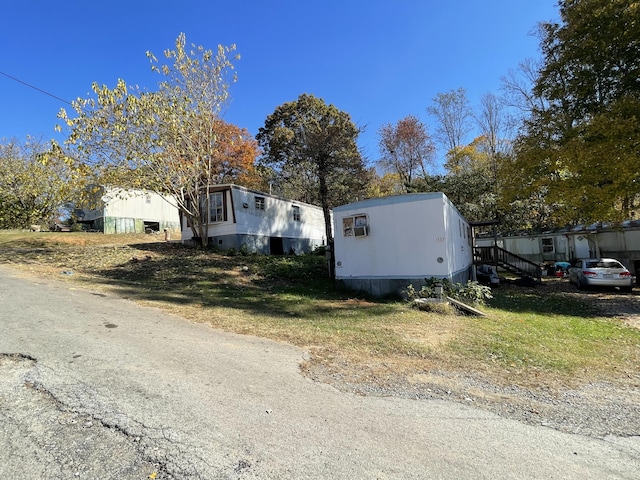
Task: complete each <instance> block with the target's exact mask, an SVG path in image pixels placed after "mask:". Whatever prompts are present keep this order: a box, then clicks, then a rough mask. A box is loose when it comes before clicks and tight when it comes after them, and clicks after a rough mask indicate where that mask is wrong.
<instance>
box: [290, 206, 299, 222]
mask: <svg viewBox="0 0 640 480" xmlns="http://www.w3.org/2000/svg"><path fill="white" fill-rule="evenodd" d="M292 210H293V221H294V222H299V221H300V207H299V206H298V205H293V207H292Z"/></svg>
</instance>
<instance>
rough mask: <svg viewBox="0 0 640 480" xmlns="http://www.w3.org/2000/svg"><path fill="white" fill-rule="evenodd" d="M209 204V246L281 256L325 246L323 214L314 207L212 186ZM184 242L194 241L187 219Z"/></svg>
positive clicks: (229, 187) (183, 233) (230, 187)
mask: <svg viewBox="0 0 640 480" xmlns="http://www.w3.org/2000/svg"><path fill="white" fill-rule="evenodd" d="M209 202H210V208H209V212H208V226H209V227H208V228H209V245H211V246H213V247H217V248H219V249H221V250H232V249H234V250H241V251H247V252H251V253H265V254H272V255H279V254H288V253H306V252H310V251H312V250H313V249H314V248H316V247H318V246H321V245H324V244H325V243H326V235H325V224H324V215H323V212H322V209H321V208H320V207H317V206H315V205H309V204H307V203H303V202H296V201H292V200H287V199H284V198H280V197H276V196H274V195H269V194H267V193H263V192H259V191H256V190H251V189H249V188H245V187H241V186H239V185H231V184H230V185H216V186H215V187H211V189H210V190H209ZM182 240H183V241H185V242H193V241H195V239H194V238H193V231H192V229H191V226H190V225H189V224H188V222H187V219H186V218H183V219H182Z"/></svg>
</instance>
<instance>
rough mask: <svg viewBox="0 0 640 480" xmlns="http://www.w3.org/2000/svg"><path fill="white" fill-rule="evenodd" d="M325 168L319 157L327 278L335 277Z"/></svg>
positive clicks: (323, 160)
mask: <svg viewBox="0 0 640 480" xmlns="http://www.w3.org/2000/svg"><path fill="white" fill-rule="evenodd" d="M326 170H327V168H326V160H325V158H324V157H323V158H320V159H319V162H318V182H319V183H320V203H321V204H322V213H323V215H324V229H325V234H326V235H327V252H328V255H327V262H328V268H329V278H335V277H336V260H335V259H336V256H335V252H334V251H333V247H334V245H333V229H332V225H331V221H332V220H331V208H330V207H329V188H328V186H327V171H326Z"/></svg>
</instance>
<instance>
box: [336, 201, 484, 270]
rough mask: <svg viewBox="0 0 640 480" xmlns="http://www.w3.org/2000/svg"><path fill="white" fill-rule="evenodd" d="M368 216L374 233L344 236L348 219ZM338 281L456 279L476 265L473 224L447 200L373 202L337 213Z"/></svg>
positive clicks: (371, 230) (339, 210) (360, 204)
mask: <svg viewBox="0 0 640 480" xmlns="http://www.w3.org/2000/svg"><path fill="white" fill-rule="evenodd" d="M358 214H363V215H367V217H368V224H369V233H368V235H367V236H364V237H356V236H344V234H343V231H342V225H343V219H344V218H345V217H350V216H354V215H358ZM334 231H335V255H336V277H337V278H338V279H347V278H424V277H425V275H428V276H442V277H445V276H450V275H451V274H452V273H454V272H456V271H459V270H462V269H464V268H467V267H468V266H469V265H470V264H471V258H472V254H471V246H470V244H469V242H470V241H469V238H468V237H469V229H468V223H467V222H466V221H465V220H464V219H463V218H462V217H461V216H460V214H459V213H458V211H457V210H456V209H455V208H454V207H453V206H452V205H451V204H450V202H449V201H448V200H447V198H446V197H445V196H444V195H443V194H414V195H403V196H397V197H389V198H382V199H372V200H369V201H364V202H358V203H355V204H351V205H345V206H343V207H338V208H336V209H334Z"/></svg>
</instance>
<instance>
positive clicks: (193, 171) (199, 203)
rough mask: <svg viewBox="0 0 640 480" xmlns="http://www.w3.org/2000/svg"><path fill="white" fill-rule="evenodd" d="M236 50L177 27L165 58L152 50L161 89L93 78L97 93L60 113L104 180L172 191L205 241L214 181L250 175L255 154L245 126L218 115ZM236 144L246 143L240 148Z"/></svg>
mask: <svg viewBox="0 0 640 480" xmlns="http://www.w3.org/2000/svg"><path fill="white" fill-rule="evenodd" d="M234 51H235V46H233V45H232V46H230V47H223V46H221V45H219V46H218V49H217V51H215V52H214V51H212V50H208V49H205V48H204V47H202V46H195V45H191V46H187V43H186V37H185V35H184V34H180V35H179V36H178V38H177V39H176V42H175V49H174V50H166V51H165V52H164V57H165V58H166V59H167V63H165V64H161V63H160V62H159V61H158V59H157V58H156V57H155V56H154V55H153V54H152V53H151V52H147V57H148V58H149V60H150V62H151V68H152V70H153V71H154V72H157V73H158V74H159V75H160V76H161V78H162V80H161V81H160V82H159V84H158V90H157V91H155V92H146V91H142V90H140V89H138V88H131V87H129V86H128V85H127V84H126V83H125V81H124V80H118V82H117V85H116V86H115V87H114V88H113V89H109V88H108V87H107V86H106V85H99V84H97V83H94V84H93V86H92V88H93V92H94V96H93V97H90V98H87V99H78V100H77V101H75V102H73V108H74V110H75V113H76V117H75V118H71V117H70V116H69V115H68V114H67V112H66V111H65V110H62V111H61V112H60V114H59V117H60V118H61V119H62V120H63V122H64V125H65V126H66V127H67V128H68V130H69V135H68V138H67V140H66V144H67V145H69V146H70V147H73V148H74V150H75V152H77V154H78V155H79V156H80V157H81V158H82V159H83V160H85V161H86V162H87V163H89V164H91V165H92V166H93V167H94V168H95V171H96V173H97V177H98V181H99V182H101V183H107V184H110V185H114V186H118V187H125V188H145V189H149V190H152V191H156V192H160V193H168V194H171V195H172V196H173V197H174V198H175V199H176V201H177V207H178V208H179V210H180V211H181V212H182V213H183V214H184V215H185V216H186V217H187V218H188V219H189V220H190V222H189V223H190V225H191V226H192V229H193V232H194V235H195V236H196V237H199V238H200V241H201V243H202V245H203V246H206V245H207V243H208V236H209V235H208V219H207V218H206V217H207V215H203V212H209V188H210V186H211V185H213V184H215V183H216V182H218V181H220V180H221V179H222V180H225V179H228V178H242V175H248V174H249V173H250V171H249V170H250V169H251V168H252V165H250V163H252V162H253V160H254V158H251V155H252V154H251V151H252V150H253V152H254V153H257V150H256V149H255V146H253V147H252V145H253V139H251V138H249V137H248V136H247V135H246V132H243V131H241V130H239V129H237V128H236V129H235V130H234V129H233V128H230V127H229V125H228V124H225V122H223V121H221V119H220V116H219V114H220V112H221V111H222V109H223V108H224V107H225V106H226V104H227V100H228V97H229V88H230V85H231V84H232V83H234V82H235V81H236V76H235V72H234V67H233V64H232V61H231V60H232V59H230V58H229V56H230V55H232V54H233V52H234ZM235 58H238V57H237V56H236V57H235ZM233 142H235V146H233V145H232V143H233ZM238 143H245V144H246V147H247V148H240V149H237V148H236V146H237V144H238ZM229 153H232V154H233V155H229ZM248 159H251V162H249V161H248Z"/></svg>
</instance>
